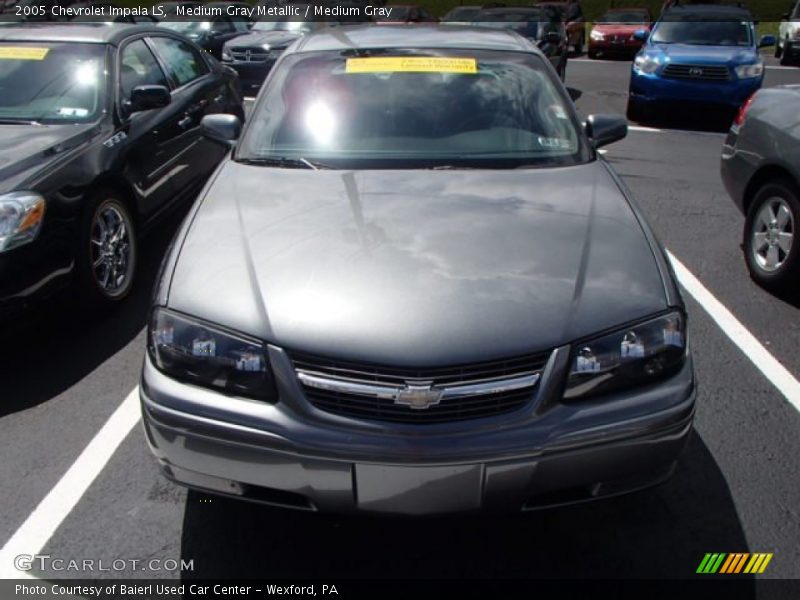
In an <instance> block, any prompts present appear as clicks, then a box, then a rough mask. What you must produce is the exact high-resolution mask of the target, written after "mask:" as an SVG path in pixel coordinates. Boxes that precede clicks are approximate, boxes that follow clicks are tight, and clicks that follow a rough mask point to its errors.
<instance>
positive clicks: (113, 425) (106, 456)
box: [0, 252, 800, 579]
mask: <svg viewBox="0 0 800 600" xmlns="http://www.w3.org/2000/svg"><path fill="white" fill-rule="evenodd" d="M668 255H669V258H670V260H671V261H672V265H673V267H674V269H675V274H676V276H677V277H678V281H679V282H680V284H681V285H682V286H683V287H684V289H685V290H686V291H687V292H689V294H690V295H691V296H692V297H693V298H694V299H695V300H696V301H697V302H698V304H700V306H702V307H703V309H704V310H705V311H706V312H707V313H708V315H709V316H710V317H711V318H712V319H713V320H714V322H715V323H716V324H717V325H718V326H719V327H720V329H722V331H723V332H724V333H725V335H727V336H728V338H730V340H731V341H732V342H733V343H734V344H735V345H736V346H737V347H738V348H739V349H740V350H741V351H742V352H743V353H744V355H745V356H746V357H747V358H748V359H749V360H750V361H751V362H752V363H753V364H754V365H755V366H756V368H757V369H758V370H759V371H761V373H763V374H764V376H765V377H766V378H767V379H768V380H769V382H770V383H772V385H774V386H775V388H777V390H778V391H779V392H780V393H781V394H783V396H784V397H785V398H786V400H787V401H788V402H789V403H790V404H791V405H792V406H793V407H794V408H795V409H797V410H798V411H800V382H798V381H797V379H795V377H794V376H793V375H792V374H791V373H790V372H789V371H788V370H787V369H786V368H785V367H784V366H783V365H782V364H781V363H780V362H778V360H777V359H776V358H775V357H774V356H772V354H770V353H769V352H768V351H767V349H766V348H764V346H762V345H761V343H760V342H759V341H758V340H757V339H756V338H755V337H754V336H753V335H752V334H751V333H750V332H749V331H748V330H747V328H746V327H745V326H744V325H742V323H741V322H740V321H739V320H738V319H737V318H736V317H734V316H733V314H732V313H731V312H730V311H729V310H728V309H727V308H726V307H725V306H724V305H723V304H722V303H721V302H720V301H719V300H717V299H716V298H715V297H714V295H713V294H712V293H711V292H709V291H708V289H706V287H705V286H704V285H703V284H702V283H700V280H698V279H697V277H695V276H694V275H693V274H692V273H691V271H689V269H687V268H686V267H685V266H684V264H683V263H682V262H681V261H680V260H678V259H677V258H675V256H674V255H672V253H669V252H668ZM138 396H139V388H138V387H137V388H135V389H134V390H133V391H132V392H131V393H130V394H128V397H127V398H125V400H124V401H123V402H122V404H120V405H119V407H118V408H117V409H116V410H115V411H114V414H112V415H111V416H110V417H109V419H108V421H106V423H105V425H103V427H102V428H101V429H100V431H98V432H97V434H96V435H95V436H94V438H92V441H91V442H89V444H88V445H87V446H86V448H85V449H84V450H83V452H81V454H80V456H78V458H77V459H76V460H75V462H74V463H72V465H71V466H70V467H69V469H68V470H67V472H66V473H64V475H63V476H62V477H61V479H60V480H59V481H58V483H56V485H55V487H53V489H51V490H50V492H48V494H47V496H45V497H44V499H43V500H42V501H41V502H40V503H39V505H38V506H37V507H36V509H35V510H34V511H33V512H32V513H31V514H30V515H29V516H28V518H27V519H25V522H24V523H23V524H22V525H21V526H20V527H19V529H17V531H16V532H14V535H12V536H11V538H10V539H9V540H8V541H7V542H6V544H5V545H4V546H3V548H2V550H0V578H4V579H14V578H17V579H20V578H24V577H25V578H27V577H30V576H31V575H29V574H27V573H25V572H20V571H17V570H16V568H15V563H14V559H15V557H16V556H19V555H31V554H37V553H39V552H41V551H42V549H43V548H44V546H45V544H47V542H48V541H49V540H50V538H51V537H52V536H53V534H54V533H55V532H56V530H57V529H58V527H59V526H60V525H61V523H63V522H64V520H65V519H66V518H67V517H68V516H69V514H70V513H71V512H72V510H73V509H74V508H75V506H76V505H77V504H78V502H79V501H80V499H81V498H82V497H83V495H84V494H85V493H86V490H88V489H89V486H90V485H91V484H92V483H93V482H94V480H95V479H96V478H97V476H98V475H99V474H100V473H101V472H102V471H103V469H104V468H105V466H106V465H107V464H108V462H109V461H110V460H111V457H112V456H113V455H114V453H115V452H116V450H117V448H118V447H119V445H120V444H121V443H122V441H123V440H124V439H125V437H126V436H127V435H128V434H129V433H130V431H131V429H133V427H134V425H136V423H137V422H138V421H139V416H140V415H139V398H138Z"/></svg>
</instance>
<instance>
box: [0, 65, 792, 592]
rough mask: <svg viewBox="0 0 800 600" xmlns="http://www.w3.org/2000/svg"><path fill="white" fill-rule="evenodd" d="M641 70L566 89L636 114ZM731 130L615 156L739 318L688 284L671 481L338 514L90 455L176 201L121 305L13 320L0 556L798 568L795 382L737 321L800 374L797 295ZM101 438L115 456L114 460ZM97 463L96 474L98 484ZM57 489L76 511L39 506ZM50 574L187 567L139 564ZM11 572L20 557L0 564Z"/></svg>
mask: <svg viewBox="0 0 800 600" xmlns="http://www.w3.org/2000/svg"><path fill="white" fill-rule="evenodd" d="M629 65H630V63H629V62H627V61H589V60H586V59H578V60H571V61H570V62H569V66H568V70H567V84H568V86H569V87H570V88H572V89H573V90H574V91H573V94H574V95H575V96H576V97H577V100H576V104H577V107H578V109H579V111H580V112H581V113H582V114H583V115H587V114H591V113H599V112H616V113H620V112H624V109H625V95H626V90H627V82H628V73H629V68H630V66H629ZM784 83H800V69H794V68H787V69H785V68H777V66H776V65H775V63H774V62H773V61H770V68H768V71H767V77H766V85H768V86H771V85H777V84H784ZM723 139H724V132H723V131H722V128H721V127H720V126H719V125H718V124H715V116H714V115H708V114H705V115H703V114H699V115H698V114H694V115H678V116H677V117H676V118H672V119H669V120H666V121H664V122H659V123H656V124H648V125H647V126H637V127H634V128H632V129H631V131H630V132H629V135H628V137H627V138H626V139H625V140H623V141H621V142H619V143H617V144H614V145H612V146H609V147H608V149H607V152H606V154H605V157H606V159H607V160H609V161H610V162H611V164H612V165H613V166H614V168H615V169H617V171H618V172H619V173H620V174H621V175H622V176H623V179H624V181H625V183H626V184H627V185H628V186H629V187H630V189H631V190H632V191H633V193H634V195H635V197H636V198H637V200H638V202H639V204H640V206H641V207H642V209H643V211H644V212H645V214H646V215H647V217H648V218H649V220H650V222H651V224H652V225H653V227H654V229H655V231H656V233H657V235H658V236H659V237H660V239H661V240H662V242H663V243H664V244H665V245H666V247H667V248H668V249H669V250H670V251H671V252H672V254H673V255H674V256H675V257H676V258H677V259H678V260H679V261H680V262H681V263H682V264H683V265H684V266H685V267H686V268H687V269H688V271H690V272H691V273H692V274H694V276H695V277H696V278H697V280H699V283H700V284H701V286H703V287H704V289H705V290H707V291H708V292H709V293H710V295H712V296H713V297H714V298H716V300H718V301H719V302H720V303H721V304H722V305H724V306H725V307H727V309H728V310H729V311H730V313H731V314H732V316H733V317H734V321H731V320H725V319H722V324H720V323H718V322H717V321H716V320H715V319H714V318H712V317H713V316H717V317H718V316H719V314H718V312H719V311H716V313H715V311H714V310H713V308H712V309H710V310H711V313H712V314H709V312H708V310H709V306H710V305H709V303H708V301H707V298H706V299H705V300H704V301H703V302H702V303H701V302H698V301H697V300H696V299H695V295H696V294H695V295H693V294H690V293H688V292H687V293H685V297H686V299H687V302H688V307H689V319H690V338H689V339H690V345H691V349H692V352H693V354H694V358H695V361H696V369H697V378H698V381H699V395H698V399H697V418H696V422H695V430H696V431H695V434H694V436H693V437H692V439H691V442H690V444H689V446H688V448H687V451H686V452H685V454H684V455H683V458H682V459H681V461H680V464H679V466H678V470H677V472H676V474H675V476H674V477H673V478H672V479H671V480H670V481H668V482H667V483H665V484H663V485H661V486H659V487H657V488H654V489H650V490H646V491H643V492H639V493H637V494H633V495H629V496H626V497H622V498H617V499H612V500H605V501H601V502H596V503H592V504H586V505H580V506H575V507H569V508H561V509H556V510H550V511H541V512H535V513H530V514H526V515H520V516H509V517H502V518H501V517H486V516H482V517H469V518H464V517H459V518H447V519H424V520H407V519H376V518H340V517H333V516H323V515H317V514H307V513H297V512H289V511H283V510H278V509H272V508H266V507H263V506H259V505H254V504H249V503H244V502H237V501H233V500H227V499H221V498H216V497H210V496H206V495H204V494H199V493H195V492H187V491H185V490H183V489H181V488H178V487H176V486H174V485H172V484H171V483H168V482H167V481H165V480H164V479H163V478H162V477H161V475H160V474H159V472H158V470H157V468H156V465H155V461H154V460H153V459H152V458H151V456H150V454H149V451H148V450H147V447H146V445H145V441H144V437H143V433H142V429H141V426H140V425H139V424H136V425H135V426H134V427H133V428H132V429H131V430H130V431H129V433H127V434H125V432H126V431H127V430H126V429H125V428H124V427H122V428H117V429H116V430H115V431H121V432H122V433H121V435H120V437H121V438H123V439H122V442H121V443H120V444H119V446H118V447H115V444H116V443H117V442H116V440H114V439H113V436H112V437H109V438H105V437H104V438H102V439H100V440H99V441H98V442H97V444H98V445H97V446H94V447H92V448H90V450H91V451H90V452H87V453H84V452H83V451H84V448H86V447H87V445H88V444H89V443H90V441H91V440H92V439H93V437H94V436H95V434H96V433H97V432H98V431H99V430H100V429H101V428H103V426H104V424H105V423H106V421H107V420H108V419H109V417H110V416H111V415H112V414H114V413H115V411H116V410H117V408H118V407H119V406H120V405H121V404H122V403H123V401H125V400H126V398H129V394H130V393H131V392H132V391H133V390H134V389H135V387H136V385H137V383H138V377H139V370H140V367H141V363H142V359H143V356H144V352H145V350H144V332H143V328H144V325H145V320H146V315H147V308H148V303H149V299H150V293H151V287H152V283H153V280H154V278H155V276H156V271H157V268H158V264H159V259H160V257H161V256H162V255H163V252H164V251H165V249H166V246H167V245H168V243H169V241H170V239H171V237H172V235H173V233H174V231H175V229H176V227H177V224H178V223H179V216H178V217H176V218H174V219H173V220H172V221H171V222H169V223H166V224H164V225H163V226H162V227H160V228H159V229H158V230H156V231H155V232H154V233H153V234H152V235H151V236H150V237H149V238H148V240H147V243H146V244H144V246H145V247H146V256H145V257H144V260H143V261H142V262H143V268H142V271H141V272H140V275H141V280H140V282H139V283H140V285H139V287H138V289H137V291H136V293H135V294H134V295H133V296H132V297H131V298H130V299H129V300H128V301H127V302H126V304H125V306H124V307H123V308H122V309H121V310H118V311H115V312H112V313H107V314H86V313H85V312H83V311H81V310H80V307H75V306H73V305H71V304H69V303H68V302H67V303H64V304H62V302H63V301H62V300H59V301H57V302H54V303H53V305H52V306H49V307H47V308H46V309H44V310H42V311H39V312H37V313H36V314H35V315H29V316H27V317H26V318H25V319H24V320H23V321H21V322H18V323H15V324H14V325H13V327H12V328H10V330H8V331H6V332H4V333H0V353H2V360H0V381H2V384H0V397H1V398H2V402H0V448H2V456H3V460H2V461H0V478H1V479H2V481H4V482H5V485H3V486H2V488H1V489H0V501H2V505H3V507H4V510H3V511H2V512H0V539H2V540H3V543H4V544H6V546H5V547H4V548H3V551H0V559H2V560H8V558H9V554H10V553H11V552H12V550H13V551H14V555H15V554H16V551H17V550H19V549H26V550H27V551H29V552H30V553H31V554H34V553H40V554H48V555H50V556H51V557H53V558H63V559H76V560H83V559H95V560H98V561H99V560H102V561H105V564H106V565H108V564H110V563H111V562H112V561H114V560H115V559H125V560H131V559H137V560H148V559H153V558H156V559H161V560H162V561H168V560H170V559H176V560H181V559H183V560H184V561H192V567H193V569H192V570H191V571H188V570H187V571H185V572H184V573H183V574H182V576H183V577H185V578H195V577H197V578H202V577H281V578H291V577H315V578H325V577H336V578H341V577H359V576H369V577H393V576H394V577H404V578H405V577H436V576H444V577H538V576H547V577H553V576H565V577H570V576H601V577H666V578H673V577H674V578H681V577H690V576H692V575H693V574H694V572H695V570H696V568H697V565H698V564H699V562H700V560H701V559H702V557H703V555H704V554H705V553H707V552H769V553H774V557H773V559H772V561H771V563H770V564H769V567H768V569H767V570H766V572H765V573H764V575H762V576H761V577H770V578H800V543H798V540H800V468H799V465H800V435H798V433H799V432H800V413H798V409H797V408H796V407H795V406H793V405H792V404H791V403H790V401H789V400H787V398H786V396H785V394H784V393H782V391H781V390H783V391H784V392H785V391H786V387H785V385H784V386H783V387H781V386H780V385H777V383H776V379H775V377H773V376H771V372H770V371H769V370H767V374H765V373H764V372H762V371H763V369H762V370H760V368H759V365H761V366H762V367H763V362H762V363H759V362H758V361H757V360H756V359H755V358H754V356H755V350H754V349H753V346H752V344H749V345H748V344H747V343H743V345H742V347H740V346H737V345H736V344H735V343H734V341H733V340H732V339H731V335H732V334H731V331H732V329H735V327H734V325H736V326H737V327H739V326H740V327H742V328H744V329H745V330H746V331H748V332H749V333H750V334H752V337H753V338H754V339H755V340H757V342H758V343H760V344H761V345H762V346H763V348H765V349H767V350H768V352H769V354H771V356H772V357H774V359H777V361H778V363H780V364H781V365H783V367H785V368H786V369H787V370H788V373H789V374H790V377H791V376H793V377H794V378H796V379H797V378H800V355H798V349H799V348H800V300H798V299H797V298H778V297H776V296H773V295H771V294H769V293H767V292H766V291H764V290H762V289H760V288H759V287H757V286H756V285H755V284H754V283H753V282H752V281H751V280H750V279H749V277H748V275H747V270H746V268H745V264H744V261H743V258H742V253H741V249H740V243H741V231H742V225H743V218H742V216H741V215H740V214H739V213H738V211H737V209H736V208H735V207H734V205H733V203H732V202H731V201H730V199H729V198H728V197H727V195H726V194H725V192H724V190H723V187H722V184H721V182H720V176H719V156H720V149H721V144H722V141H723ZM711 306H714V305H711ZM76 309H77V310H76ZM76 314H77V316H76ZM784 383H785V381H784ZM794 383H795V384H796V381H795V382H794ZM109 444H110V445H109ZM98 448H99V449H106V450H107V451H108V453H109V454H110V459H109V460H108V461H107V462H106V461H105V460H104V459H102V460H100V459H99V458H98V456H100V455H101V454H102V453H101V452H98V451H97V449H98ZM76 461H77V462H76ZM76 465H77V466H76ZM89 467H91V468H93V469H97V471H98V472H99V475H98V476H97V477H96V479H94V480H92V477H91V475H89V473H93V472H92V471H91V469H90V468H89ZM65 481H66V483H65ZM87 487H88V489H86V491H85V493H82V490H83V489H84V488H87ZM45 498H47V499H48V500H49V501H52V502H54V503H55V504H54V506H55V505H58V506H62V508H64V507H65V508H64V510H63V514H61V513H59V512H58V511H52V510H51V511H49V512H48V513H47V518H44V519H31V518H30V515H31V514H32V513H33V511H34V510H35V509H36V507H37V505H39V503H40V502H41V501H42V500H43V499H45ZM59 503H60V504H59ZM73 504H74V506H73ZM118 564H119V563H118ZM36 573H37V574H38V575H39V576H42V577H80V576H83V577H86V576H87V575H89V576H97V577H125V576H130V577H159V578H160V577H176V576H179V575H180V574H179V573H176V572H174V570H170V569H162V570H160V571H159V570H145V571H143V570H141V567H136V566H130V565H126V566H125V567H124V568H119V569H117V568H114V569H111V570H109V571H104V572H96V573H93V574H87V573H80V572H76V571H68V570H63V571H58V570H56V569H54V568H53V567H52V565H50V566H48V567H47V568H44V569H37V571H36ZM0 574H2V575H4V576H10V575H13V574H14V571H13V569H12V568H10V566H9V565H8V564H7V563H6V564H0Z"/></svg>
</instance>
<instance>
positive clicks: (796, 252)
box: [722, 86, 800, 292]
mask: <svg viewBox="0 0 800 600" xmlns="http://www.w3.org/2000/svg"><path fill="white" fill-rule="evenodd" d="M798 103H800V87H799V86H787V87H778V88H770V89H763V90H760V91H759V92H757V93H756V94H755V95H754V96H752V97H751V98H750V99H749V100H748V101H747V102H745V104H744V105H743V106H742V108H741V109H740V110H739V114H738V115H737V117H736V119H735V121H734V123H733V125H732V126H731V130H730V132H729V133H728V137H727V139H726V140H725V144H724V145H723V147H722V181H723V182H724V184H725V187H726V188H727V190H728V193H729V194H730V195H731V198H733V200H734V202H735V203H736V206H737V207H739V210H741V211H742V214H744V216H745V223H744V236H743V238H744V244H743V248H744V256H745V262H746V263H747V268H748V269H749V271H750V275H751V276H752V277H753V279H754V280H755V281H757V282H758V283H760V284H761V285H762V286H764V287H765V288H767V289H770V290H773V291H777V292H782V291H789V290H791V289H798V288H800V241H798V240H799V239H800V236H799V235H798V231H797V228H798V227H800V117H798V112H797V106H798Z"/></svg>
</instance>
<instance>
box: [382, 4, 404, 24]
mask: <svg viewBox="0 0 800 600" xmlns="http://www.w3.org/2000/svg"><path fill="white" fill-rule="evenodd" d="M386 8H388V9H390V10H389V15H388V16H386V15H378V16H376V17H375V20H376V21H405V20H406V19H407V18H408V17H409V15H410V14H411V8H409V7H408V6H387V7H386Z"/></svg>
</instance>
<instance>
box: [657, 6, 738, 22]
mask: <svg viewBox="0 0 800 600" xmlns="http://www.w3.org/2000/svg"><path fill="white" fill-rule="evenodd" d="M661 18H662V20H667V21H668V20H671V19H675V20H681V21H683V20H686V19H703V20H720V21H752V20H753V15H752V14H750V11H749V10H747V9H746V8H740V7H738V6H725V5H720V4H686V5H679V6H673V7H672V8H670V9H669V10H667V11H666V12H665V13H664V15H663V16H662V17H661Z"/></svg>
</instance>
